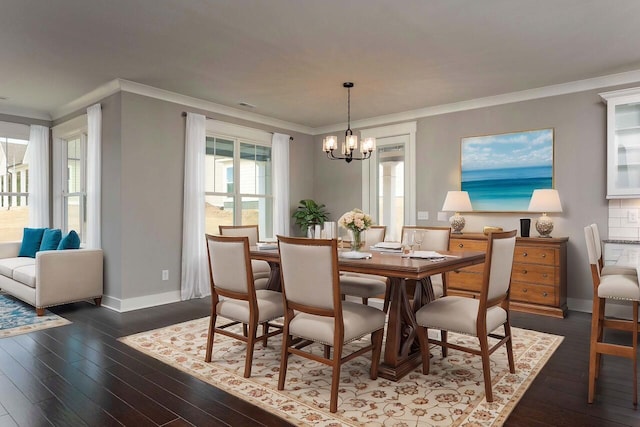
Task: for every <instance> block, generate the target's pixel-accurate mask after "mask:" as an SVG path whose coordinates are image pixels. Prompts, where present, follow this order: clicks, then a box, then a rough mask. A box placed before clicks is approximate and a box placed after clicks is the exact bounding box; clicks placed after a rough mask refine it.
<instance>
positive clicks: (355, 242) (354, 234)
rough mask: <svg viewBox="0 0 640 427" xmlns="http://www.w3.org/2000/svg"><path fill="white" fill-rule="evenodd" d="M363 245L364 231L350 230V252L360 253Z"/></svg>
mask: <svg viewBox="0 0 640 427" xmlns="http://www.w3.org/2000/svg"><path fill="white" fill-rule="evenodd" d="M363 243H364V231H357V230H351V250H352V251H354V252H360V250H361V249H362V244H363Z"/></svg>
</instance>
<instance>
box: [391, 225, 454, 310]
mask: <svg viewBox="0 0 640 427" xmlns="http://www.w3.org/2000/svg"><path fill="white" fill-rule="evenodd" d="M405 232H413V233H416V232H417V233H422V239H421V242H420V243H419V244H418V243H416V244H415V246H414V248H415V249H416V250H421V251H448V250H449V237H450V236H451V227H421V226H407V225H405V226H404V227H402V234H401V235H402V236H404V233H405ZM445 280H446V277H445V275H444V274H436V275H434V276H431V285H432V286H433V294H434V295H435V297H436V298H440V297H441V296H443V295H445V292H446V283H445Z"/></svg>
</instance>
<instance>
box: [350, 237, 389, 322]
mask: <svg viewBox="0 0 640 427" xmlns="http://www.w3.org/2000/svg"><path fill="white" fill-rule="evenodd" d="M371 228H376V229H382V240H381V242H384V239H385V236H386V234H387V226H386V225H372V226H371V227H369V229H371ZM349 276H355V277H358V276H359V274H358V273H351V274H349ZM365 276H366V275H365ZM369 276H371V275H369ZM381 282H382V280H381ZM386 285H387V288H386V290H385V293H384V296H383V298H384V306H383V309H382V310H383V311H384V312H385V313H386V312H387V310H388V309H389V302H388V294H389V279H386ZM373 296H375V297H378V295H373ZM361 298H362V304H364V305H369V298H370V297H361Z"/></svg>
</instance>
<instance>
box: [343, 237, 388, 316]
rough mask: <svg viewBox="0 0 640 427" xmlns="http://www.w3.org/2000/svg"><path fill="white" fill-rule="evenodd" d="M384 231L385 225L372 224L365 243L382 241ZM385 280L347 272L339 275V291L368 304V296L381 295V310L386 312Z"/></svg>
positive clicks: (370, 275) (382, 277) (371, 244)
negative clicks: (382, 304)
mask: <svg viewBox="0 0 640 427" xmlns="http://www.w3.org/2000/svg"><path fill="white" fill-rule="evenodd" d="M386 231H387V226H386V225H372V226H371V227H370V228H369V229H368V230H367V234H366V239H365V244H366V245H367V246H374V245H375V244H377V243H380V242H384V237H385V234H386ZM387 281H388V279H387V278H386V277H384V276H377V275H375V274H365V273H350V272H347V273H343V274H341V275H340V291H341V292H342V294H343V295H350V296H355V297H360V298H362V304H364V305H368V304H369V298H375V297H379V296H380V297H383V298H384V306H383V311H384V312H385V313H386V312H387V310H388V308H389V302H388V292H389V291H388V286H387Z"/></svg>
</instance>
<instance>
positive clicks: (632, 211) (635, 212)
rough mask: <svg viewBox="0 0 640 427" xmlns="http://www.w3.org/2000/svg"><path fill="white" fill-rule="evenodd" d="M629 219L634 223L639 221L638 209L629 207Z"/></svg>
mask: <svg viewBox="0 0 640 427" xmlns="http://www.w3.org/2000/svg"><path fill="white" fill-rule="evenodd" d="M627 221H629V222H630V223H633V224H635V223H637V222H638V209H629V210H628V211H627Z"/></svg>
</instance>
